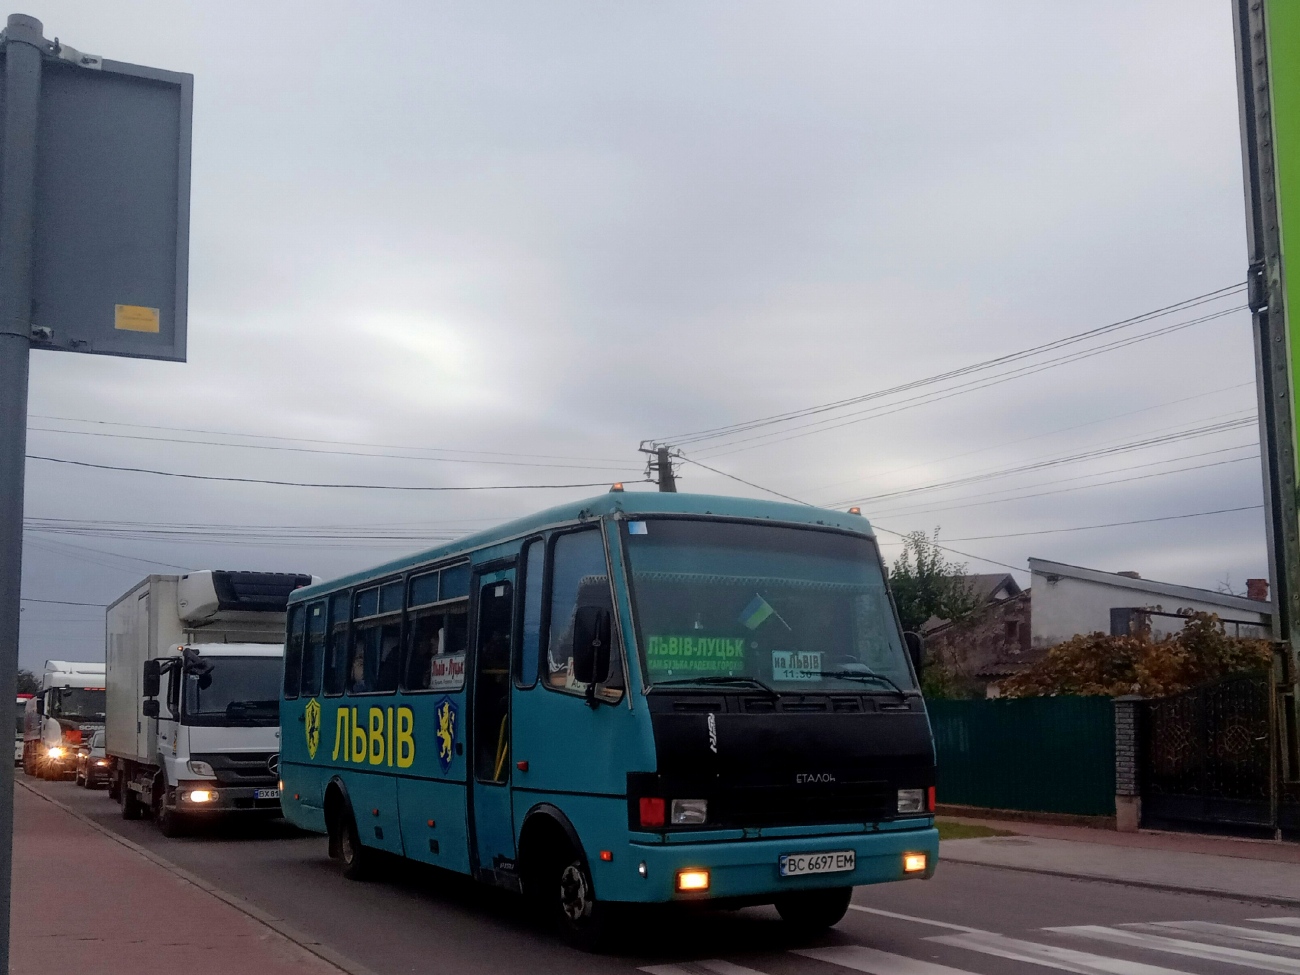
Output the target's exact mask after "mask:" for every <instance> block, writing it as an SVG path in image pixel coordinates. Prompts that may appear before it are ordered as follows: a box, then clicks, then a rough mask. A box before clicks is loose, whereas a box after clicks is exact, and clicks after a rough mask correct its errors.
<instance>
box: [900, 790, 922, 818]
mask: <svg viewBox="0 0 1300 975" xmlns="http://www.w3.org/2000/svg"><path fill="white" fill-rule="evenodd" d="M898 811H899V812H900V813H923V812H925V790H924V789H899V790H898Z"/></svg>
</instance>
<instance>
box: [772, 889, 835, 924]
mask: <svg viewBox="0 0 1300 975" xmlns="http://www.w3.org/2000/svg"><path fill="white" fill-rule="evenodd" d="M852 897H853V888H852V887H830V888H827V889H824V890H800V891H796V892H792V893H789V894H783V895H781V896H780V897H778V898H777V899H776V904H775V906H776V911H777V913H778V914H780V915H781V920H783V921H784V922H785V923H786V924H787V925H788V926H789V927H790V928H792V929H793V930H794V931H796V932H797V933H798V934H800V935H810V934H817V933H819V932H821V931H825V930H826V929H827V928H833V927H835V925H837V924H839V923H840V921H842V920H843V919H844V915H845V914H847V913H848V912H849V900H850V899H851V898H852Z"/></svg>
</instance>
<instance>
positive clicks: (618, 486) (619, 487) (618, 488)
mask: <svg viewBox="0 0 1300 975" xmlns="http://www.w3.org/2000/svg"><path fill="white" fill-rule="evenodd" d="M609 493H610V494H622V493H623V482H622V481H615V482H614V483H613V484H611V485H610V487H609Z"/></svg>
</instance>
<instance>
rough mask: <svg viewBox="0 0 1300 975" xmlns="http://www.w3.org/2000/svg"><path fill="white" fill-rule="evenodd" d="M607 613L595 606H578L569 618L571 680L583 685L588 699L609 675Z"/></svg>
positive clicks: (608, 624)
mask: <svg viewBox="0 0 1300 975" xmlns="http://www.w3.org/2000/svg"><path fill="white" fill-rule="evenodd" d="M609 641H610V623H609V613H608V612H606V611H605V610H603V609H601V608H600V607H599V606H579V607H578V610H577V612H576V613H574V614H573V679H574V680H575V681H580V682H582V683H583V684H586V685H587V695H588V697H589V698H590V697H591V695H592V693H593V690H594V688H595V685H596V683H597V682H599V681H601V680H603V679H604V677H605V675H606V674H607V673H609Z"/></svg>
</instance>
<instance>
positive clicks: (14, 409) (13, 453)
mask: <svg viewBox="0 0 1300 975" xmlns="http://www.w3.org/2000/svg"><path fill="white" fill-rule="evenodd" d="M44 48H45V38H44V36H43V31H42V27H41V22H40V21H39V20H36V19H35V18H33V17H27V16H24V15H22V14H13V15H12V16H10V17H9V22H8V25H7V27H6V29H5V35H4V52H5V58H4V72H5V97H4V119H3V123H2V124H3V125H4V156H3V159H2V160H0V691H2V692H3V693H5V694H7V695H8V697H6V698H5V699H6V700H13V699H14V695H15V694H16V689H17V676H18V628H19V613H20V611H21V609H22V600H21V596H22V566H23V482H24V473H25V467H26V464H25V458H24V455H25V454H26V450H27V375H28V362H29V360H30V358H31V317H32V229H33V225H34V217H35V209H36V119H37V111H38V106H39V102H40V92H41V60H42V57H43V53H44ZM0 764H3V765H4V769H3V771H0V971H5V972H7V971H9V904H10V889H11V886H12V879H13V878H12V873H13V816H14V769H13V766H12V765H11V764H9V763H8V762H5V763H0Z"/></svg>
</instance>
